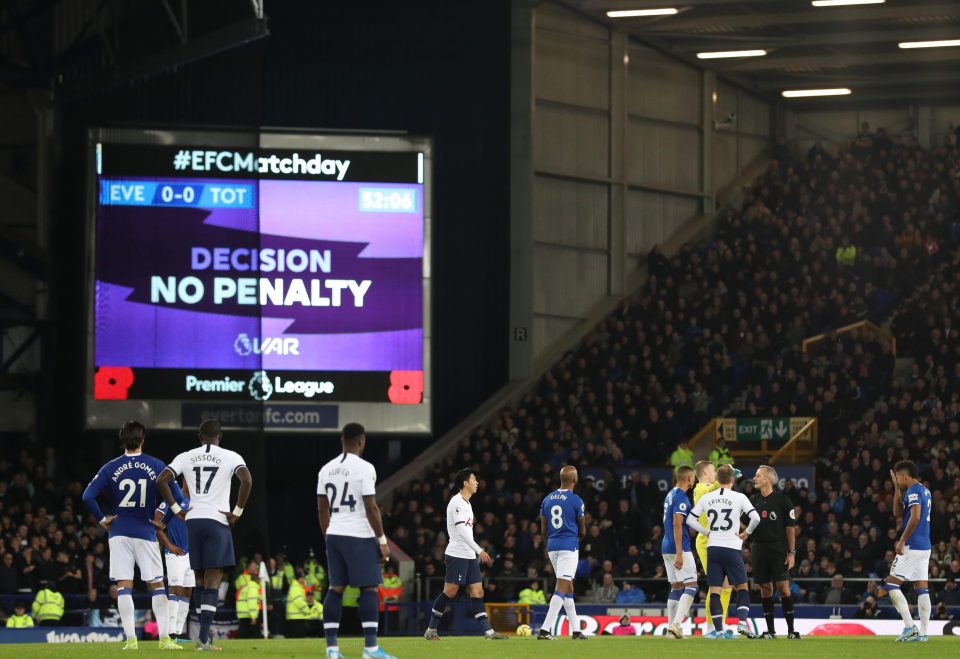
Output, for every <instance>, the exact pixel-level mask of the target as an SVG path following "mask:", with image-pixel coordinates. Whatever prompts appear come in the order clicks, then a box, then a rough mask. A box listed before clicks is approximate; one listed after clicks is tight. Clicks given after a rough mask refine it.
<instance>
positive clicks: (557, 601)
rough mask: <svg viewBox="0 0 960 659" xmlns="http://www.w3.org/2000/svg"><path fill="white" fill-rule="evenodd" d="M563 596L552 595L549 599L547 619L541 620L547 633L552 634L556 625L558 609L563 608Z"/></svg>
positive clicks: (558, 594) (559, 594)
mask: <svg viewBox="0 0 960 659" xmlns="http://www.w3.org/2000/svg"><path fill="white" fill-rule="evenodd" d="M563 599H564V597H563V594H561V593H554V594H553V597H551V598H550V608H549V609H547V617H546V618H544V619H543V626H542V627H541V628H540V629H545V630H547V631H548V632H553V626H554V625H555V624H556V623H557V616H559V615H560V609H562V608H563Z"/></svg>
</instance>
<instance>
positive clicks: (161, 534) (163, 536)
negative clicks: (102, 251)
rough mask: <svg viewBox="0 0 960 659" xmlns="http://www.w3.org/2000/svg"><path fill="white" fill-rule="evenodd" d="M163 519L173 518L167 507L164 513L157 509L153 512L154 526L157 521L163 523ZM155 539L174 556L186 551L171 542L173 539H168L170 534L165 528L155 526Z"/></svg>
mask: <svg viewBox="0 0 960 659" xmlns="http://www.w3.org/2000/svg"><path fill="white" fill-rule="evenodd" d="M168 515H169V517H168ZM164 519H166V520H167V521H170V520H171V519H173V512H171V510H170V509H169V508H167V511H166V513H164V512H163V511H160V510H158V511H157V512H155V513H154V514H153V522H154V526H156V525H157V523H159V524H164V522H163V520H164ZM157 540H159V541H160V544H161V545H162V546H163V547H164V548H165V549H166V550H167V551H169V552H170V553H171V554H174V555H176V556H183V555H184V554H186V553H187V552H185V551H183V549H181V548H180V547H178V546H177V545H175V544H173V541H172V540H170V536H168V535H167V532H166V530H165V528H160V527H159V526H157Z"/></svg>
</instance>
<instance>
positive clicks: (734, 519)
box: [691, 487, 756, 549]
mask: <svg viewBox="0 0 960 659" xmlns="http://www.w3.org/2000/svg"><path fill="white" fill-rule="evenodd" d="M702 513H706V514H707V525H708V528H709V529H710V537H709V538H708V539H707V547H708V548H709V547H729V548H730V549H742V548H743V541H742V540H741V539H740V518H741V517H742V516H744V515H749V514H750V513H754V514H756V510H754V508H753V504H752V503H750V499H748V498H747V497H746V495H744V494H741V493H740V492H736V491H734V490H731V489H728V488H725V487H721V488H720V489H719V490H714V491H713V492H710V493H708V494H704V495H703V496H702V497H700V500H699V501H697V504H696V505H695V506H694V507H693V511H691V514H692V515H693V516H694V517H700V515H701V514H702Z"/></svg>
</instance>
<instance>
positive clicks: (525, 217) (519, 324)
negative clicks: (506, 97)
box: [504, 0, 536, 380]
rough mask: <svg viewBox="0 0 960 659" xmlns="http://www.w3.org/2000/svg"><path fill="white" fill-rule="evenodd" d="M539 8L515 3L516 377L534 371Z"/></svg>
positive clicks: (512, 350) (523, 0) (512, 347)
mask: <svg viewBox="0 0 960 659" xmlns="http://www.w3.org/2000/svg"><path fill="white" fill-rule="evenodd" d="M535 21H536V10H535V9H533V8H532V7H531V5H530V3H529V2H528V0H512V1H511V6H510V32H511V39H510V44H511V45H510V335H509V336H508V337H504V338H505V339H506V340H507V341H508V342H509V361H510V364H509V371H510V379H511V380H525V379H527V378H529V377H531V376H532V374H533V359H534V347H533V346H534V331H535V329H534V326H533V317H534V314H533V300H534V294H533V270H534V267H533V266H534V264H533V213H534V198H533V121H534V112H535V104H534V98H533V94H534V91H533V90H534V85H535V81H534V59H533V58H534V50H535V49H534V42H535V39H536V28H535Z"/></svg>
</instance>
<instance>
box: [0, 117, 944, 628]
mask: <svg viewBox="0 0 960 659" xmlns="http://www.w3.org/2000/svg"><path fill="white" fill-rule="evenodd" d="M958 165H960V150H958V147H957V144H956V141H955V140H954V139H953V137H952V136H951V137H950V139H948V140H946V141H945V142H944V143H943V144H942V145H940V146H938V147H937V148H934V149H928V150H925V149H922V148H921V147H920V146H919V145H918V144H917V142H916V141H915V140H914V141H911V142H909V143H907V144H901V143H895V142H894V141H893V140H892V139H890V138H889V137H887V136H886V135H885V134H884V133H883V132H882V131H877V133H875V134H873V133H870V132H869V130H865V131H864V132H863V133H862V134H861V136H859V137H858V139H857V140H856V141H855V142H854V143H853V144H851V145H850V146H848V147H846V148H843V149H840V150H839V151H838V152H835V153H831V152H828V151H827V150H826V149H824V148H823V147H821V146H820V145H817V146H815V147H814V148H812V149H811V150H810V152H809V153H808V154H806V157H805V158H797V157H794V156H792V155H791V154H790V152H789V150H788V149H786V148H785V147H784V146H783V145H782V144H778V146H777V148H776V149H775V160H773V161H772V162H771V164H770V166H769V168H768V170H767V171H766V173H765V174H764V176H763V177H762V178H761V179H760V180H759V181H758V183H757V185H756V186H755V187H754V188H753V189H752V192H751V193H750V194H749V195H748V197H747V199H746V202H745V203H744V205H743V207H742V208H741V209H738V210H734V209H728V210H727V211H725V212H724V214H723V216H722V217H721V218H720V221H719V226H718V229H717V232H716V234H715V235H714V236H713V237H712V238H711V239H709V240H708V241H706V242H703V243H699V244H695V245H687V246H684V247H683V248H682V249H681V250H680V251H679V253H678V254H676V255H675V256H673V257H672V258H668V257H667V256H665V255H664V254H662V253H661V252H660V250H659V249H657V248H654V250H653V251H652V252H651V253H650V255H649V259H648V269H649V273H650V277H649V279H648V281H647V283H646V284H645V285H644V287H643V288H642V289H641V290H640V291H638V292H637V294H636V295H634V296H632V297H631V298H629V299H627V300H625V301H624V302H623V303H622V304H621V305H620V307H619V308H618V309H617V310H616V312H615V313H613V314H611V316H610V317H609V318H607V319H606V320H605V321H604V322H603V323H601V324H600V326H598V327H597V328H596V329H595V331H593V332H592V333H591V334H590V335H589V336H587V337H586V338H585V339H584V340H583V341H582V343H581V344H580V345H579V346H578V347H577V348H576V349H575V350H571V351H570V352H568V353H567V354H566V355H564V357H563V358H562V359H561V360H560V361H559V362H558V363H557V364H555V365H554V367H553V368H551V369H550V370H549V371H548V372H547V373H546V374H544V376H543V377H542V378H541V380H540V382H539V384H538V386H537V387H536V388H535V390H533V391H531V392H530V393H528V394H527V395H525V396H523V398H522V399H521V400H520V401H519V402H518V404H517V405H516V406H515V407H513V408H510V409H505V410H503V411H502V412H501V413H500V414H498V415H497V417H496V418H495V419H493V420H492V422H490V423H489V424H487V425H485V426H482V427H478V428H476V429H475V430H474V431H473V432H472V433H470V435H469V437H466V438H464V439H463V440H462V442H461V443H460V445H459V446H458V448H457V450H456V452H455V453H454V454H453V455H451V456H450V457H448V458H446V459H445V460H443V461H441V462H440V463H438V464H436V465H435V466H434V467H432V468H431V469H430V470H429V473H427V474H425V475H424V477H423V478H420V479H417V480H414V481H412V482H409V483H407V484H406V485H404V486H403V487H401V488H400V489H399V490H398V491H397V492H396V493H395V496H394V503H393V506H392V508H391V509H389V510H386V511H385V524H386V527H387V530H388V533H389V534H390V536H391V539H392V540H393V541H394V542H396V544H397V545H399V546H400V547H401V548H402V549H403V550H404V551H405V552H406V553H408V554H409V555H410V556H412V557H413V558H414V559H415V561H416V567H417V571H418V572H419V573H420V574H422V575H424V576H425V577H426V578H427V579H428V580H429V579H436V580H439V579H440V578H441V577H442V576H443V569H444V568H443V549H444V546H445V543H446V536H445V526H446V523H445V507H446V502H447V500H448V498H449V496H450V495H451V490H450V475H451V474H452V473H454V472H455V470H456V469H457V468H459V467H461V466H464V465H470V466H472V467H473V468H474V469H476V471H477V474H478V476H479V478H480V479H481V481H482V485H481V490H480V492H479V493H478V494H477V495H476V499H475V501H474V509H475V510H476V511H477V514H478V519H477V520H475V526H474V534H475V536H476V538H477V541H478V542H479V543H480V544H482V545H484V546H485V547H487V548H488V549H489V550H490V551H491V554H492V555H494V556H495V557H496V561H495V563H494V565H493V567H492V568H490V569H489V570H488V572H487V575H488V576H490V577H493V578H492V579H488V580H487V582H488V583H487V586H486V588H487V593H486V595H487V599H488V600H490V601H510V600H515V599H516V598H518V597H519V596H520V595H521V593H526V594H525V595H524V596H526V597H532V596H535V593H536V592H537V588H536V587H534V586H533V585H532V584H533V582H534V581H537V580H539V579H542V578H544V577H545V576H546V577H548V576H549V575H550V572H551V568H550V564H549V561H547V560H546V556H545V551H544V547H543V543H542V538H541V537H540V530H539V507H540V503H541V501H542V498H543V496H544V494H545V493H547V492H548V491H550V490H552V489H554V488H555V487H556V486H557V477H556V475H557V472H558V470H559V468H560V467H561V466H562V465H563V464H568V463H570V464H575V465H577V466H578V467H579V468H580V471H581V474H582V475H584V476H586V475H587V474H589V476H590V477H589V479H587V478H585V479H584V482H583V483H582V484H581V487H580V493H581V495H582V496H583V498H584V499H585V502H586V509H587V514H586V522H587V529H588V532H587V537H586V539H585V540H584V541H583V542H582V544H581V556H582V558H583V559H584V560H583V563H582V566H581V570H582V574H583V575H585V576H587V577H588V579H581V580H578V584H581V587H583V588H585V587H586V584H593V585H594V587H593V588H592V589H591V595H592V596H593V597H594V598H595V599H596V600H598V601H610V602H617V601H620V602H639V601H644V600H646V601H663V600H664V599H665V597H666V589H667V588H666V582H665V580H664V574H663V564H662V560H661V557H660V540H661V538H662V534H663V529H662V527H661V508H662V499H663V494H664V493H663V492H662V491H661V490H660V489H659V488H658V487H657V484H656V482H655V481H654V480H653V479H652V478H651V477H650V474H649V473H648V468H649V467H652V466H658V465H664V464H666V461H667V456H668V455H670V453H671V452H672V451H673V450H674V449H675V448H676V447H677V445H678V444H679V443H680V442H681V441H682V440H684V439H686V438H687V437H689V436H691V435H692V434H693V433H695V432H696V431H697V430H698V429H699V428H700V427H701V426H702V425H703V423H704V422H706V421H707V420H708V419H710V418H712V417H713V416H716V415H718V414H720V413H722V412H723V411H725V410H728V409H729V410H731V411H732V413H734V414H736V413H740V414H743V415H747V416H763V415H769V416H808V415H811V416H817V417H819V419H820V423H821V437H822V438H823V439H824V441H822V442H821V447H822V452H823V454H822V456H821V460H820V462H819V463H818V465H817V478H816V481H815V482H816V486H815V488H811V489H801V488H797V487H796V486H794V485H793V484H792V483H790V484H788V485H787V486H786V488H785V491H786V492H787V494H788V495H789V496H790V497H791V498H792V499H793V501H794V503H795V504H796V505H797V507H798V518H799V520H800V536H799V540H798V548H799V552H798V564H797V568H796V574H795V576H796V577H797V584H796V588H797V591H798V596H799V599H801V600H802V601H807V602H820V603H848V602H849V603H858V602H860V603H863V604H864V608H865V609H869V608H870V606H871V604H870V602H873V605H876V604H878V603H879V604H883V603H884V602H885V600H884V598H885V597H886V593H885V592H884V591H883V590H882V588H880V587H879V586H878V584H879V583H880V581H879V580H880V579H882V577H883V576H885V574H886V572H887V570H888V569H889V564H890V561H891V560H892V558H893V554H892V546H893V540H892V537H893V534H894V533H895V529H896V525H897V521H896V520H895V519H894V518H893V516H892V512H891V502H890V497H891V493H892V489H891V484H890V482H889V476H888V473H887V472H888V469H889V465H891V464H892V463H893V462H894V461H896V460H897V459H900V458H902V457H910V458H912V459H914V460H916V461H918V462H919V463H920V464H921V470H922V477H923V479H924V481H925V482H926V483H928V485H929V486H930V488H931V490H932V491H933V492H934V513H933V518H932V534H933V540H934V543H935V548H934V551H933V555H932V561H931V577H932V578H946V579H948V581H947V582H946V585H945V586H944V587H942V588H939V589H936V588H935V592H937V590H939V594H938V597H939V598H940V601H942V602H943V603H946V604H957V603H958V601H960V588H958V586H957V581H956V580H957V579H958V578H960V468H958V465H960V387H958V384H960V341H957V337H958V335H960V302H958V299H960V296H958V295H957V293H960V267H958V266H960V259H958V257H957V256H956V254H957V247H958V246H960V213H958V209H960V183H958V181H960V169H958ZM891 318H892V329H893V332H894V335H895V336H896V339H897V350H898V355H899V356H907V357H911V358H913V359H914V360H915V364H914V366H913V370H912V372H910V373H909V374H908V375H906V376H904V377H902V378H895V377H894V371H895V365H896V361H895V356H894V346H893V345H892V343H891V342H890V341H887V340H885V339H883V338H882V337H878V336H877V335H876V334H874V333H870V332H867V331H852V332H836V330H837V329H838V328H841V327H843V326H846V325H849V324H851V323H854V322H856V321H859V320H871V321H873V322H875V323H878V324H882V323H884V322H885V321H888V320H891ZM821 333H823V334H825V336H824V338H823V340H821V341H819V342H818V343H817V344H816V345H815V346H814V347H813V348H811V349H809V350H807V351H804V350H802V349H801V348H800V346H801V343H802V341H803V339H804V338H807V337H809V336H812V335H816V334H821ZM0 451H2V449H0ZM742 487H743V489H744V490H745V491H747V492H748V493H749V492H750V491H751V488H752V486H751V485H750V484H749V483H748V482H746V481H744V483H743V484H742ZM82 492H83V483H82V482H81V481H79V480H75V479H74V478H72V475H71V474H69V473H67V470H65V469H64V465H62V464H61V463H60V461H59V459H58V456H57V453H56V452H55V451H54V450H53V449H46V450H45V451H42V452H41V453H37V452H35V451H30V450H18V451H14V452H12V453H10V452H9V451H8V453H7V454H3V453H0V594H17V595H19V596H23V598H24V599H25V600H29V599H30V596H31V594H33V593H35V592H36V591H37V590H38V589H39V588H40V587H41V584H50V585H52V586H53V587H55V589H56V590H57V591H59V592H62V593H63V594H64V595H65V596H67V598H68V602H70V603H71V604H68V608H70V607H71V606H73V607H75V608H82V607H84V606H85V607H86V608H88V609H95V608H98V607H108V606H110V602H111V597H110V582H109V578H108V573H109V572H108V570H109V566H108V565H109V555H108V551H107V546H106V538H105V533H104V531H103V530H102V529H101V528H100V527H99V526H98V525H97V524H96V521H95V520H93V519H91V518H90V516H89V515H88V514H87V512H86V510H85V509H83V506H82V502H81V499H80V497H81V494H82ZM746 551H747V552H749V549H747V550H746ZM281 562H282V559H281ZM274 563H276V561H274ZM748 565H749V562H748ZM297 569H298V570H301V567H300V566H298V568H297ZM301 571H302V570H301ZM814 578H815V579H821V580H822V581H806V579H814ZM857 578H860V579H873V580H874V582H873V583H871V584H868V586H866V587H865V586H864V585H863V583H864V582H861V581H849V580H850V579H857ZM635 579H636V580H641V579H642V580H645V581H642V582H640V581H632V580H635ZM428 583H430V582H429V581H428ZM433 583H434V584H436V583H437V582H433ZM637 591H639V592H637ZM531 593H534V595H531ZM864 615H868V613H865V614H864Z"/></svg>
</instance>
